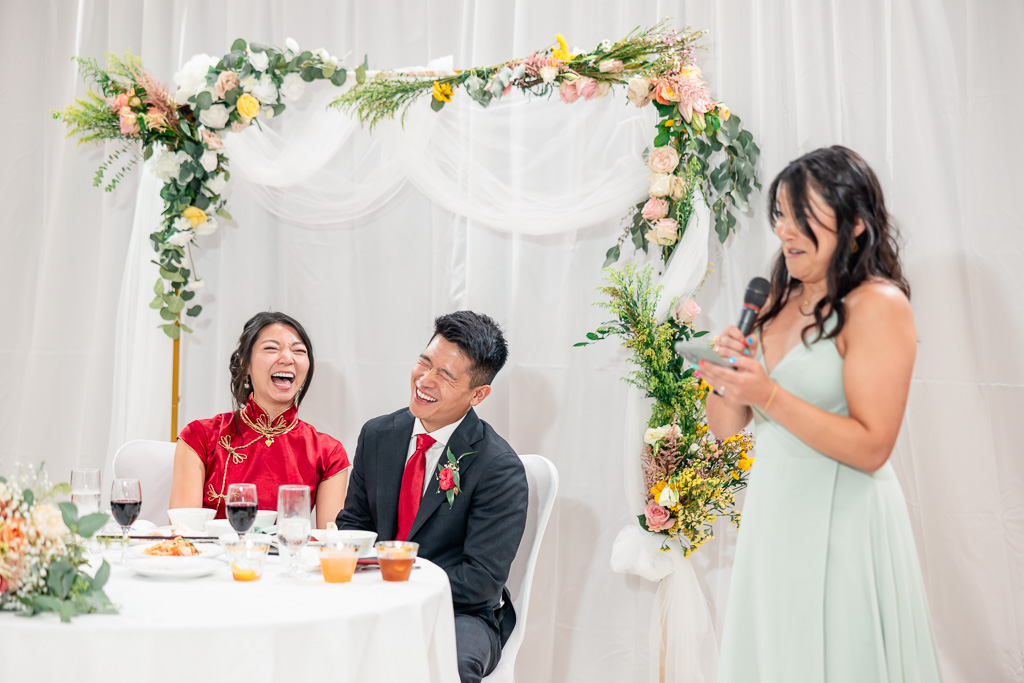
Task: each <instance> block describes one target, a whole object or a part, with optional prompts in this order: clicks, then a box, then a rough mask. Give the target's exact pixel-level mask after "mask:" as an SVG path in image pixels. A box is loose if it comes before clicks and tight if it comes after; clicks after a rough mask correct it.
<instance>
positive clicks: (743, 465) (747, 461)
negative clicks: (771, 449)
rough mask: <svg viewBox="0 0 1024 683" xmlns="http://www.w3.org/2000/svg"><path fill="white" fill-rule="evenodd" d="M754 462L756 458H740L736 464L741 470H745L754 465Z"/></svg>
mask: <svg viewBox="0 0 1024 683" xmlns="http://www.w3.org/2000/svg"><path fill="white" fill-rule="evenodd" d="M753 464H754V459H753V458H740V459H739V460H737V461H736V465H737V466H738V467H739V468H740V469H741V470H743V471H744V472H746V471H747V470H749V469H750V466H751V465H753Z"/></svg>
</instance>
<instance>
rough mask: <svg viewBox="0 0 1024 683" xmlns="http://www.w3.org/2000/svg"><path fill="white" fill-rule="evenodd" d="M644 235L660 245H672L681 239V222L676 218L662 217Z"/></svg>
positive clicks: (649, 240) (648, 239)
mask: <svg viewBox="0 0 1024 683" xmlns="http://www.w3.org/2000/svg"><path fill="white" fill-rule="evenodd" d="M644 237H646V238H647V241H648V242H654V243H655V244H657V245H658V246H659V247H670V246H672V245H673V244H675V243H676V242H677V241H678V240H679V222H678V221H676V219H675V218H662V219H661V220H659V221H658V222H657V223H655V224H654V227H652V228H651V229H650V230H648V231H647V234H646V235H644Z"/></svg>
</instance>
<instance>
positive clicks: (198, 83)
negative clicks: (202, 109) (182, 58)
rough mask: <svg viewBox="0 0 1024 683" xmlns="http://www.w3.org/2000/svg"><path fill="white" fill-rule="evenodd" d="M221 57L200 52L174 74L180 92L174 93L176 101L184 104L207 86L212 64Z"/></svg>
mask: <svg viewBox="0 0 1024 683" xmlns="http://www.w3.org/2000/svg"><path fill="white" fill-rule="evenodd" d="M219 61H220V59H219V58H217V57H211V56H210V55H207V54H198V55H196V56H195V57H193V58H192V59H190V60H188V61H187V62H185V65H184V66H183V67H181V70H180V71H178V73H176V74H174V82H175V84H176V85H177V86H178V92H176V93H175V94H174V102H175V103H176V104H179V105H182V104H185V103H186V102H188V98H190V97H192V96H193V95H195V94H196V93H197V92H199V91H200V90H201V89H203V88H205V87H206V76H207V74H208V73H209V71H210V67H211V66H216V65H217V62H219Z"/></svg>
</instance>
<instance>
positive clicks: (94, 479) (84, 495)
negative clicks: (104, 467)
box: [71, 470, 100, 518]
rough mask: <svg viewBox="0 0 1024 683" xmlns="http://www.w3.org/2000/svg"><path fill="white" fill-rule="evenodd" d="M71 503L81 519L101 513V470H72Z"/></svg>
mask: <svg viewBox="0 0 1024 683" xmlns="http://www.w3.org/2000/svg"><path fill="white" fill-rule="evenodd" d="M71 502H72V503H74V504H75V507H77V508H78V516H79V517H80V518H81V517H85V516H86V515H91V514H93V513H94V512H99V511H100V471H99V470H71Z"/></svg>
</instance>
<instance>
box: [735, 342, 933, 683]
mask: <svg viewBox="0 0 1024 683" xmlns="http://www.w3.org/2000/svg"><path fill="white" fill-rule="evenodd" d="M758 357H759V360H760V361H761V363H762V364H764V359H763V358H761V357H760V351H758ZM842 373H843V359H842V357H841V356H840V355H839V352H838V350H837V349H836V345H835V342H834V340H821V341H817V342H815V343H813V344H811V346H810V347H807V346H805V345H803V344H799V345H797V346H796V347H795V348H794V349H793V350H792V351H790V352H789V353H788V354H787V355H786V356H785V357H784V358H783V359H782V360H781V361H779V364H778V366H777V367H776V368H775V369H774V370H773V371H772V373H771V377H772V379H774V380H776V381H777V382H778V383H779V386H781V387H782V388H784V389H786V390H787V391H789V392H791V393H793V394H795V395H796V396H798V397H799V398H801V399H803V400H805V401H808V402H809V403H813V404H814V405H816V406H818V407H820V408H823V409H825V410H827V411H829V412H832V413H837V414H839V415H848V414H849V413H848V411H847V406H846V397H845V396H844V394H843V374H842ZM754 422H755V433H756V443H755V456H756V457H755V460H754V465H753V467H752V468H751V470H750V482H749V487H748V489H747V492H746V500H745V503H744V506H743V520H742V523H741V526H740V531H739V536H738V540H737V544H736V556H735V562H734V566H733V572H732V584H731V587H730V592H729V602H728V605H727V607H726V617H725V625H724V630H723V636H722V651H721V659H720V661H719V681H720V682H721V683H753V682H755V681H756V682H758V683H804V682H806V683H820V682H826V681H827V682H828V683H847V682H849V683H872V682H875V681H878V682H881V683H897V682H914V683H917V682H929V681H939V680H941V677H940V674H939V666H938V661H937V656H936V650H935V644H934V639H933V637H932V629H931V624H930V620H929V617H928V603H927V599H926V596H925V591H924V582H923V579H922V576H921V568H920V565H919V564H918V559H917V551H916V548H915V546H914V537H913V535H912V533H911V529H910V519H909V517H908V515H907V506H906V502H905V500H904V498H903V491H902V489H901V488H900V484H899V482H898V481H897V480H896V476H895V474H894V472H893V469H892V465H890V464H889V463H888V462H887V463H886V464H885V465H883V466H882V467H881V468H880V469H879V470H878V471H876V472H874V473H872V474H866V473H864V472H861V471H860V470H857V469H854V468H852V467H848V466H846V465H843V464H841V463H839V462H838V461H836V460H833V459H832V458H829V457H827V456H825V455H823V454H822V453H820V452H818V451H816V450H814V449H813V448H810V447H809V446H807V445H806V444H805V443H804V442H802V441H801V440H800V439H798V438H797V437H795V436H794V435H793V434H791V433H790V432H789V431H787V430H786V429H784V428H783V427H782V426H780V425H779V424H778V423H776V422H774V421H773V420H772V419H771V418H770V417H768V416H767V415H765V414H763V413H761V412H760V411H759V410H757V409H755V410H754Z"/></svg>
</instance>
